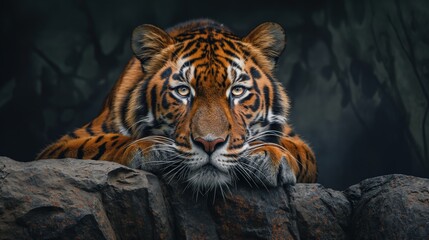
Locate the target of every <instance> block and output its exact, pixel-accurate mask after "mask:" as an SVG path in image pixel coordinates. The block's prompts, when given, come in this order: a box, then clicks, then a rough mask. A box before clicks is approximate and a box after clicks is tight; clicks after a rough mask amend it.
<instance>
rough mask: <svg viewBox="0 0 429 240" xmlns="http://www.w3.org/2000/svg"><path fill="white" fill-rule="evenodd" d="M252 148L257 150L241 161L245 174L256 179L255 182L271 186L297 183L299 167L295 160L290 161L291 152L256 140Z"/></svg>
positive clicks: (291, 157)
mask: <svg viewBox="0 0 429 240" xmlns="http://www.w3.org/2000/svg"><path fill="white" fill-rule="evenodd" d="M250 148H251V149H253V148H255V150H252V151H251V153H250V154H249V155H248V156H246V157H244V158H242V159H240V161H241V164H242V166H243V168H245V169H246V170H244V171H245V172H246V173H245V175H246V176H248V177H252V178H253V179H255V180H256V181H255V180H253V182H255V183H256V184H261V185H264V186H271V187H275V186H281V185H294V184H295V183H296V181H297V178H296V176H297V172H298V167H297V166H296V162H295V161H289V159H293V156H292V155H291V154H290V153H288V152H287V151H285V150H284V149H282V148H280V147H278V146H275V145H270V144H266V143H262V142H255V143H254V144H252V146H251V147H250ZM246 176H245V177H246Z"/></svg>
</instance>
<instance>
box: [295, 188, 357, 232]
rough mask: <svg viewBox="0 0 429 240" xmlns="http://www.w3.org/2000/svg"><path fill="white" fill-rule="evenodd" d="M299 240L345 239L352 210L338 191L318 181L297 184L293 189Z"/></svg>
mask: <svg viewBox="0 0 429 240" xmlns="http://www.w3.org/2000/svg"><path fill="white" fill-rule="evenodd" d="M292 196H293V199H294V204H295V208H296V211H297V215H298V228H299V232H300V236H301V238H302V239H346V238H347V234H348V232H347V231H348V226H349V219H350V215H351V213H352V208H351V205H350V202H349V201H348V199H347V198H346V196H345V195H344V194H343V193H342V192H339V191H334V190H332V189H325V188H324V187H323V186H321V185H319V184H297V185H296V186H295V189H294V191H293V192H292Z"/></svg>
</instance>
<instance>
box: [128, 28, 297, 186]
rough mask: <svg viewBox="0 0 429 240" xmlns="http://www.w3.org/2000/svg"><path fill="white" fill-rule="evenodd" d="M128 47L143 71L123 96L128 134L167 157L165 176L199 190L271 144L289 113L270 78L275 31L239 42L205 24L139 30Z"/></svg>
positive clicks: (279, 47)
mask: <svg viewBox="0 0 429 240" xmlns="http://www.w3.org/2000/svg"><path fill="white" fill-rule="evenodd" d="M131 45H132V49H133V51H134V54H135V56H136V57H137V59H139V60H140V62H141V66H142V70H143V73H144V79H142V81H140V82H139V85H138V87H137V88H136V89H135V90H134V91H133V96H132V98H131V101H133V102H134V106H135V107H133V108H130V109H129V111H131V113H129V114H128V118H129V119H133V122H134V124H133V125H132V127H131V131H132V135H133V136H134V137H135V138H139V139H141V138H148V139H151V138H152V139H154V140H153V141H156V142H157V143H159V144H158V145H157V146H158V148H155V149H156V150H158V151H164V152H167V153H170V155H169V157H168V159H164V160H162V161H161V160H160V162H161V165H162V164H164V166H165V168H166V170H165V172H166V173H165V174H166V175H168V176H174V177H177V178H180V179H182V180H184V181H186V182H188V183H189V184H191V185H194V186H196V187H203V188H215V187H217V186H223V185H225V184H230V183H231V182H233V181H234V180H235V179H236V177H237V175H239V173H240V171H239V168H240V159H243V158H246V156H247V155H248V154H249V153H250V152H251V150H252V144H254V143H256V142H258V143H264V142H273V143H276V141H278V139H277V137H276V134H273V133H275V132H278V131H281V129H282V127H283V126H284V125H285V124H286V116H287V112H288V109H289V100H288V98H287V96H286V93H285V91H284V89H283V88H282V86H281V85H280V84H279V83H278V82H277V80H275V78H274V76H273V69H274V67H275V63H276V60H277V58H278V57H279V55H280V54H281V52H282V51H283V48H284V46H285V34H284V30H283V29H282V27H281V26H280V25H278V24H276V23H270V22H268V23H263V24H261V25H259V26H258V27H256V28H255V29H254V30H252V31H251V32H250V33H249V34H248V35H247V36H245V37H243V38H241V37H237V36H236V35H234V34H233V33H232V32H231V31H230V30H228V29H227V28H226V27H224V26H223V25H221V24H219V23H216V22H214V21H211V20H200V21H194V22H188V23H185V24H182V25H179V26H176V27H174V28H172V29H169V30H167V31H164V30H162V29H160V28H157V27H155V26H153V25H142V26H139V27H137V28H136V29H135V30H134V32H133V35H132V43H131ZM154 136H162V137H155V138H154ZM157 156H158V157H159V155H156V154H154V155H153V158H154V159H153V160H152V161H153V162H155V163H156V161H157V159H156V157H157Z"/></svg>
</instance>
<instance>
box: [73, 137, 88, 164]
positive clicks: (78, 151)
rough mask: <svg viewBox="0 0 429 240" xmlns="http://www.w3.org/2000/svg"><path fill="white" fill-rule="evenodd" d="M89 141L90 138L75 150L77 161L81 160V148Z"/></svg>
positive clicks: (82, 152)
mask: <svg viewBox="0 0 429 240" xmlns="http://www.w3.org/2000/svg"><path fill="white" fill-rule="evenodd" d="M89 140H90V138H88V139H86V140H85V142H83V143H82V145H80V147H79V148H78V149H77V157H76V158H78V159H82V158H83V154H84V151H83V148H84V147H85V144H86V143H87V142H88V141H89Z"/></svg>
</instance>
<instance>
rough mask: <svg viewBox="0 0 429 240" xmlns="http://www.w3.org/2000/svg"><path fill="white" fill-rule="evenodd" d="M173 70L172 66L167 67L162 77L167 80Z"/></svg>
mask: <svg viewBox="0 0 429 240" xmlns="http://www.w3.org/2000/svg"><path fill="white" fill-rule="evenodd" d="M171 72H172V70H171V67H169V68H167V69H165V70H164V71H163V72H162V73H161V78H162V79H164V80H167V78H169V77H170V75H171Z"/></svg>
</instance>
